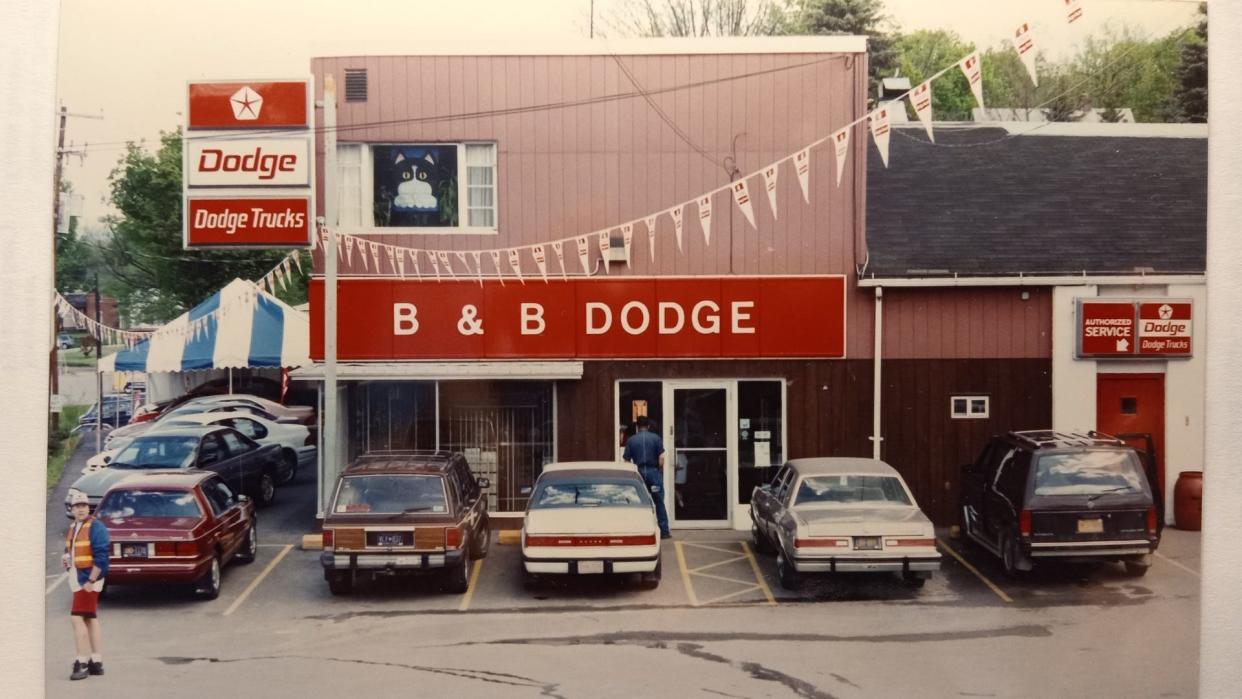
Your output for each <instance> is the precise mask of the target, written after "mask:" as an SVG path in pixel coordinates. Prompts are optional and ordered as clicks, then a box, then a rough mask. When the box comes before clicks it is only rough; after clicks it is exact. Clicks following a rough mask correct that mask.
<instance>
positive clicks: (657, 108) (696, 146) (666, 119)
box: [611, 54, 724, 167]
mask: <svg viewBox="0 0 1242 699" xmlns="http://www.w3.org/2000/svg"><path fill="white" fill-rule="evenodd" d="M611 55H612V60H614V61H616V63H617V66H618V67H620V68H621V72H623V73H625V77H627V78H629V80H630V82H631V83H632V84H633V85H634V87H635V88H637V89H638V93H639V94H640V95H642V96H643V99H644V100H646V102H647V104H648V105H650V107H651V108H652V109H653V110H654V111H655V113H656V115H657V116H659V117H660V119H661V120H662V121H663V122H664V123H665V124H668V126H669V128H671V129H672V130H673V133H675V134H677V137H678V138H680V139H681V140H682V141H683V142H684V143H685V144H686V145H688V146H690V147H691V148H693V149H694V150H695V151H696V152H698V154H699V155H701V156H703V157H704V158H706V159H707V160H708V161H710V162H711V163H712V164H713V165H718V166H720V167H724V164H723V163H721V162H720V161H719V160H717V159H716V158H714V157H712V156H711V155H710V154H709V153H708V152H707V151H705V150H703V149H702V148H700V147H699V144H697V143H695V142H694V140H693V139H691V138H690V137H689V136H688V135H686V133H685V132H684V131H682V130H681V128H680V127H678V126H677V124H676V122H674V121H673V120H672V118H670V117H669V116H668V114H666V113H665V112H664V110H663V109H661V108H660V105H658V104H656V102H655V100H654V99H652V98H651V95H650V93H648V92H647V91H646V90H644V89H643V86H642V84H641V83H639V82H638V78H636V77H634V74H633V73H631V72H630V69H629V68H627V67H626V65H625V63H624V62H622V61H621V57H620V56H618V55H616V54H611Z"/></svg>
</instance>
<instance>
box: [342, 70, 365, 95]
mask: <svg viewBox="0 0 1242 699" xmlns="http://www.w3.org/2000/svg"><path fill="white" fill-rule="evenodd" d="M345 101H346V102H366V101H367V69H366V68H346V69H345Z"/></svg>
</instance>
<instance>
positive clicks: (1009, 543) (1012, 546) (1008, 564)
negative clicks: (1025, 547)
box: [1001, 534, 1022, 579]
mask: <svg viewBox="0 0 1242 699" xmlns="http://www.w3.org/2000/svg"><path fill="white" fill-rule="evenodd" d="M1001 565H1002V566H1003V567H1004V568H1005V575H1006V576H1008V577H1010V578H1014V579H1016V578H1019V577H1021V575H1022V571H1021V570H1019V569H1018V542H1017V541H1015V540H1014V538H1013V537H1012V536H1010V535H1008V534H1004V535H1002V536H1001Z"/></svg>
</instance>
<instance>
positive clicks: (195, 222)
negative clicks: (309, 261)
mask: <svg viewBox="0 0 1242 699" xmlns="http://www.w3.org/2000/svg"><path fill="white" fill-rule="evenodd" d="M185 218H186V227H187V229H188V231H189V237H190V239H191V240H193V241H194V244H195V245H197V246H213V247H231V246H235V245H237V244H238V243H239V242H241V241H244V242H243V243H242V244H244V245H247V246H260V245H262V246H272V247H297V246H300V245H305V244H306V229H307V225H308V223H307V222H308V221H309V220H310V197H254V198H251V199H243V198H237V197H227V198H212V197H195V196H191V197H189V198H188V199H187V201H186V209H185Z"/></svg>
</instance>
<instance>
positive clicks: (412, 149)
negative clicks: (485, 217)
mask: <svg viewBox="0 0 1242 699" xmlns="http://www.w3.org/2000/svg"><path fill="white" fill-rule="evenodd" d="M374 207H375V225H377V226H456V225H457V218H458V207H457V146H456V145H428V144H406V145H399V146H376V148H375V200H374Z"/></svg>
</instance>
